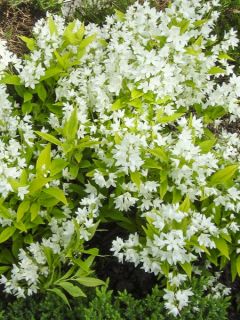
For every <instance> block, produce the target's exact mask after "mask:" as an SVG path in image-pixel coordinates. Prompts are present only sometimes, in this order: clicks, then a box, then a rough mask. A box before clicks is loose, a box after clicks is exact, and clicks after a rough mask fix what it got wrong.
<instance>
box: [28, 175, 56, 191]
mask: <svg viewBox="0 0 240 320" xmlns="http://www.w3.org/2000/svg"><path fill="white" fill-rule="evenodd" d="M49 181H51V179H49V178H45V177H38V178H36V179H34V180H33V181H32V182H31V183H30V186H29V195H32V194H33V193H35V192H36V191H38V190H40V189H41V188H42V187H43V186H45V184H47V183H48V182H49Z"/></svg>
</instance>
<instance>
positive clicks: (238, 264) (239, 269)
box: [236, 255, 240, 277]
mask: <svg viewBox="0 0 240 320" xmlns="http://www.w3.org/2000/svg"><path fill="white" fill-rule="evenodd" d="M236 269H237V273H238V276H239V277H240V255H239V256H238V257H237V259H236Z"/></svg>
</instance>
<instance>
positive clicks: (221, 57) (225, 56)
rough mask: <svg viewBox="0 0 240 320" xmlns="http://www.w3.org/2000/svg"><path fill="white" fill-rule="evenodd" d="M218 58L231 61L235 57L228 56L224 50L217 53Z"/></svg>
mask: <svg viewBox="0 0 240 320" xmlns="http://www.w3.org/2000/svg"><path fill="white" fill-rule="evenodd" d="M218 59H220V60H231V61H235V59H233V58H232V57H230V56H229V55H228V54H227V53H225V52H221V53H219V56H218Z"/></svg>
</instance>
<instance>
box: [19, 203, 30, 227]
mask: <svg viewBox="0 0 240 320" xmlns="http://www.w3.org/2000/svg"><path fill="white" fill-rule="evenodd" d="M29 208H30V201H29V200H25V201H23V202H21V203H20V205H19V207H18V209H17V222H19V221H21V220H22V218H23V216H24V214H25V213H26V212H27V211H28V210H29Z"/></svg>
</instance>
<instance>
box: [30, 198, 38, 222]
mask: <svg viewBox="0 0 240 320" xmlns="http://www.w3.org/2000/svg"><path fill="white" fill-rule="evenodd" d="M39 211H40V205H39V203H38V202H34V203H33V204H32V205H31V208H30V212H31V221H34V220H35V219H36V218H37V216H38V213H39Z"/></svg>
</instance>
